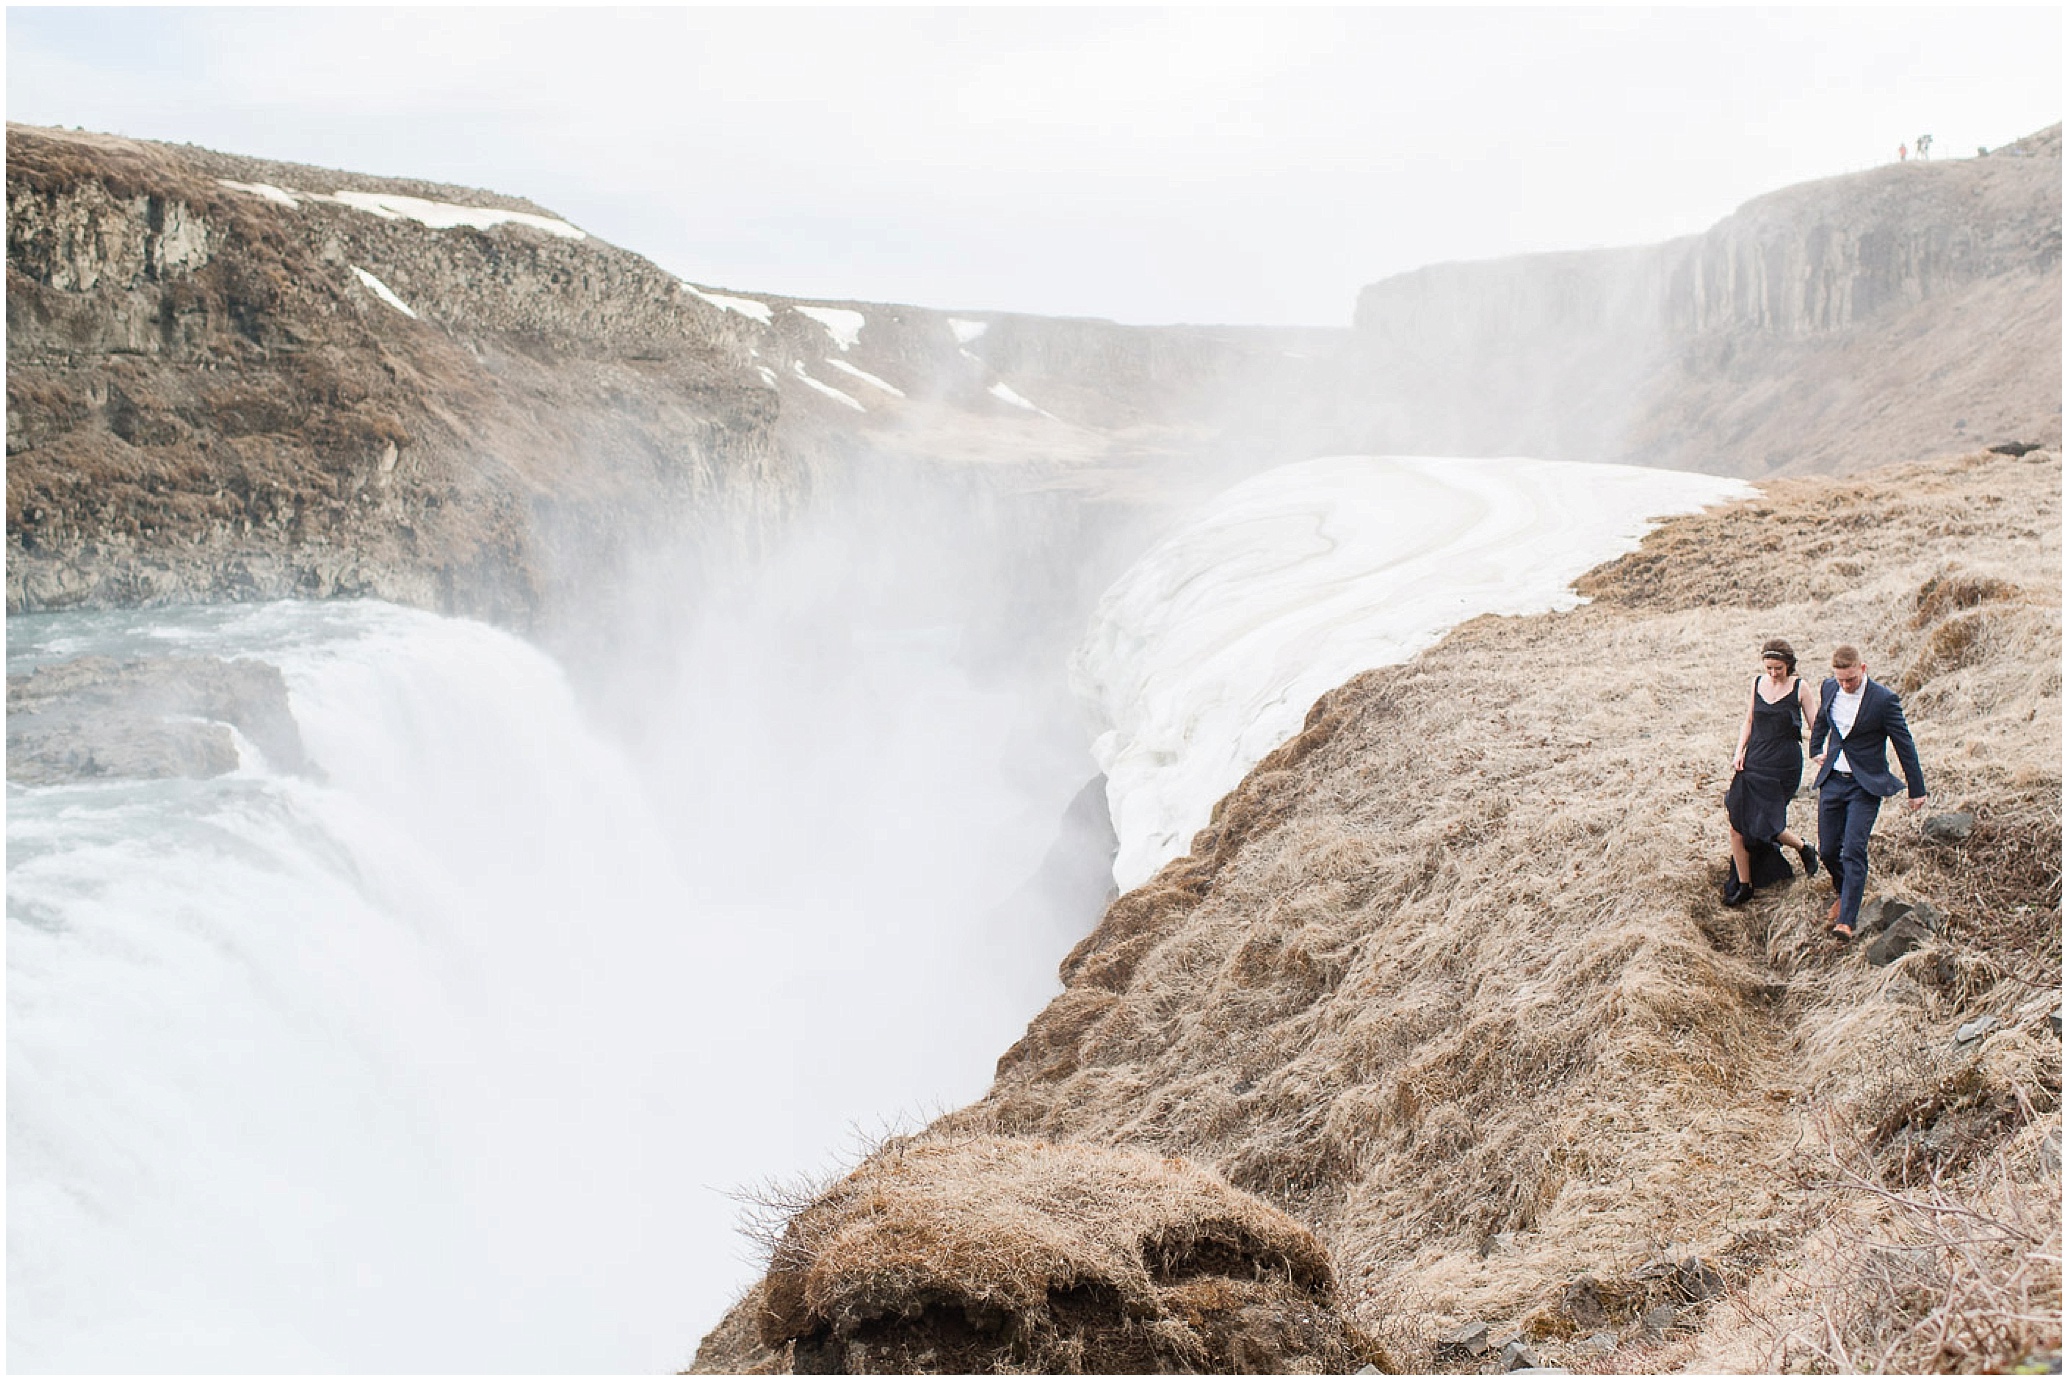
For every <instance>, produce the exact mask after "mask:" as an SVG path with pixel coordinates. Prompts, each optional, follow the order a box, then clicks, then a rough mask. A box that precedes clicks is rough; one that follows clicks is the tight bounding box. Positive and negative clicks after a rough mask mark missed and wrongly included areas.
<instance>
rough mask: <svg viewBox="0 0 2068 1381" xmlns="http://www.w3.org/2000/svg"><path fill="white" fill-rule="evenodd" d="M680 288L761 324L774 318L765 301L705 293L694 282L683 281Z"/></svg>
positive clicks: (764, 324)
mask: <svg viewBox="0 0 2068 1381" xmlns="http://www.w3.org/2000/svg"><path fill="white" fill-rule="evenodd" d="M682 290H683V291H684V292H686V293H689V294H691V295H692V296H695V297H701V298H702V299H703V300H704V301H706V302H708V303H710V304H711V305H712V306H713V307H723V308H724V309H725V310H726V311H728V312H738V313H739V314H740V315H741V316H744V317H752V318H753V319H754V320H756V321H758V322H760V323H761V324H762V325H763V326H766V325H768V324H769V323H770V322H771V321H772V320H774V318H775V312H774V310H773V309H771V308H770V307H769V305H768V304H767V303H766V302H756V301H755V300H754V299H753V298H751V297H727V296H726V295H725V294H724V293H707V292H705V291H704V290H703V289H702V288H700V287H698V286H697V285H696V284H694V283H684V284H683V285H682Z"/></svg>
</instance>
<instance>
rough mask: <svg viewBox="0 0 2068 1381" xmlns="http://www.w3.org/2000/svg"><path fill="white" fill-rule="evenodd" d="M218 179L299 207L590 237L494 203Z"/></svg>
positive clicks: (437, 225) (437, 226) (441, 226)
mask: <svg viewBox="0 0 2068 1381" xmlns="http://www.w3.org/2000/svg"><path fill="white" fill-rule="evenodd" d="M216 181H217V182H218V183H220V184H221V185H222V186H224V187H228V188H229V189H230V190H232V191H235V192H248V193H250V194H251V195H253V196H258V197H264V198H265V199H266V200H267V201H271V202H278V203H279V204H280V205H282V206H294V207H299V206H300V205H301V204H302V203H303V202H305V201H327V202H330V203H332V204H334V205H337V206H349V207H351V208H352V209H353V210H355V211H364V212H366V213H367V214H368V215H370V216H379V217H380V218H381V219H382V220H386V221H395V220H410V221H416V222H418V223H419V224H422V225H427V226H429V227H430V228H431V229H433V230H453V229H457V228H459V227H461V226H466V227H469V228H471V229H474V230H487V229H489V228H491V227H493V226H498V225H528V226H530V227H531V228H532V229H534V230H543V231H545V232H546V233H547V234H548V235H557V236H559V237H560V238H561V239H563V240H586V239H588V238H589V236H588V232H587V231H583V230H577V229H576V228H575V227H574V226H571V225H569V224H568V223H567V222H566V221H563V220H557V219H555V218H554V217H552V216H538V215H534V214H532V213H531V212H529V211H505V210H503V209H502V208H500V207H495V206H456V205H454V204H453V203H451V202H448V201H428V200H426V199H425V198H423V197H406V196H402V195H400V194H399V193H395V192H334V193H330V194H328V195H326V194H324V193H322V192H301V191H297V190H295V189H294V188H292V187H275V186H274V185H273V184H272V183H270V182H234V181H232V180H231V179H229V178H226V177H222V178H217V179H216Z"/></svg>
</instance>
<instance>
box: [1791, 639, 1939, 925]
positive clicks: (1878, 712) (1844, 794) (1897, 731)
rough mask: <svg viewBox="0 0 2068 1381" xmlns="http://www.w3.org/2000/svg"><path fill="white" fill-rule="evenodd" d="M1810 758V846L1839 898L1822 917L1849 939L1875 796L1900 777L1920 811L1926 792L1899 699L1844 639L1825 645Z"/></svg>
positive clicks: (1877, 804) (1862, 887)
mask: <svg viewBox="0 0 2068 1381" xmlns="http://www.w3.org/2000/svg"><path fill="white" fill-rule="evenodd" d="M1827 738H1828V739H1829V743H1828V744H1827V743H1826V739H1827ZM1891 743H1893V744H1894V745H1895V746H1896V760H1897V761H1898V762H1899V763H1901V764H1902V766H1903V781H1901V782H1899V781H1897V780H1896V779H1895V777H1894V775H1893V774H1891V773H1890V772H1889V770H1888V746H1889V745H1890V744H1891ZM1810 761H1812V762H1814V763H1816V764H1817V791H1818V797H1817V852H1818V853H1820V854H1821V855H1823V858H1824V866H1825V867H1826V868H1827V869H1829V870H1830V873H1831V880H1832V882H1834V883H1835V884H1837V886H1838V900H1836V901H1834V902H1832V903H1831V910H1830V912H1829V913H1828V914H1827V915H1826V916H1825V917H1824V919H1825V920H1826V921H1828V922H1830V924H1831V933H1832V934H1833V935H1835V936H1837V937H1838V939H1839V940H1840V941H1841V942H1843V941H1846V940H1850V939H1852V938H1853V928H1854V927H1855V926H1856V925H1857V924H1858V923H1859V919H1860V898H1861V897H1862V895H1863V894H1864V893H1865V892H1866V890H1867V836H1868V835H1869V834H1871V833H1873V831H1874V818H1875V817H1876V816H1877V815H1879V814H1880V813H1881V801H1882V798H1883V797H1884V796H1893V795H1895V794H1896V793H1897V792H1899V791H1901V790H1903V787H1904V785H1905V783H1907V784H1908V785H1909V788H1910V809H1912V810H1922V809H1923V808H1924V803H1925V800H1926V799H1927V798H1926V796H1925V792H1924V768H1923V767H1922V766H1920V765H1919V764H1918V761H1917V744H1916V743H1915V742H1914V741H1913V740H1912V739H1911V737H1910V726H1909V724H1908V723H1906V722H1905V721H1904V719H1903V702H1902V701H1901V700H1900V699H1899V698H1897V696H1896V693H1895V692H1894V691H1892V690H1890V689H1889V688H1888V687H1887V686H1884V685H1882V684H1881V683H1880V682H1879V681H1870V680H1868V679H1867V663H1866V662H1864V661H1863V660H1861V658H1860V650H1859V649H1858V648H1856V647H1854V646H1852V645H1851V644H1850V643H1843V644H1840V645H1839V646H1838V647H1836V648H1833V649H1832V652H1831V676H1830V678H1829V679H1828V680H1826V681H1825V682H1824V689H1823V694H1822V696H1821V698H1820V700H1819V702H1818V708H1817V717H1816V719H1815V721H1814V722H1813V723H1812V724H1811V726H1810Z"/></svg>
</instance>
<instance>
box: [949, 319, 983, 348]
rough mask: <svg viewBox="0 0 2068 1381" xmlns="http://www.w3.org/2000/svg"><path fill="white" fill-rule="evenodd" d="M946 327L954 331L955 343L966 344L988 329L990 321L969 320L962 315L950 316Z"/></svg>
mask: <svg viewBox="0 0 2068 1381" xmlns="http://www.w3.org/2000/svg"><path fill="white" fill-rule="evenodd" d="M948 329H949V330H950V331H953V332H954V333H955V343H956V344H957V345H967V344H969V343H970V342H971V341H973V340H975V339H976V338H977V337H978V336H981V335H982V334H984V332H986V331H988V330H990V329H991V323H990V322H988V321H969V320H966V319H964V318H962V317H957V316H951V317H949V318H948Z"/></svg>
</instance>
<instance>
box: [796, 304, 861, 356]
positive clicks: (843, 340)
mask: <svg viewBox="0 0 2068 1381" xmlns="http://www.w3.org/2000/svg"><path fill="white" fill-rule="evenodd" d="M792 305H793V306H794V305H795V304H794V303H793V304H792ZM797 310H798V311H799V312H800V313H802V314H803V315H805V316H808V317H810V318H811V319H812V320H813V321H816V322H817V323H818V324H819V325H821V326H823V327H825V328H826V334H827V335H829V336H831V337H832V338H833V343H834V344H835V345H837V346H839V347H840V348H841V349H842V350H852V349H854V346H855V342H856V341H859V340H860V339H861V338H862V327H863V326H865V325H867V324H868V319H867V318H866V317H864V316H863V315H862V314H861V313H860V312H855V311H850V310H848V309H847V308H845V307H798V308H797Z"/></svg>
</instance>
